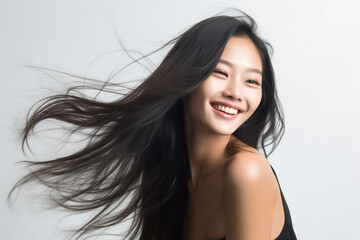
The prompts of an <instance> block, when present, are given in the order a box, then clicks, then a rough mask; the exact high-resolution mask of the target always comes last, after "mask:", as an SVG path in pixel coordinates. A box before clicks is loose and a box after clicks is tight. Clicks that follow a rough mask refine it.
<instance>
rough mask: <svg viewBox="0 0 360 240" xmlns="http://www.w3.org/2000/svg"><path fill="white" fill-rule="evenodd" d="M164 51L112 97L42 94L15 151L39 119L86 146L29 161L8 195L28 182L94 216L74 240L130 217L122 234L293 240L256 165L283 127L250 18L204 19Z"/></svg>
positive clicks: (280, 202)
mask: <svg viewBox="0 0 360 240" xmlns="http://www.w3.org/2000/svg"><path fill="white" fill-rule="evenodd" d="M171 44H174V46H173V47H172V49H171V50H170V51H169V53H168V54H167V56H166V57H165V59H164V60H163V62H162V63H161V64H160V66H159V67H158V68H157V69H156V70H155V71H154V72H153V73H152V74H151V75H150V76H149V77H147V78H146V79H145V80H144V81H143V82H142V84H140V85H139V86H138V87H136V88H135V89H134V90H132V91H130V92H129V93H127V94H125V95H124V96H122V97H121V98H119V99H118V100H116V101H113V102H101V101H99V100H96V99H92V98H90V97H86V96H83V95H79V94H77V92H76V91H75V90H76V89H77V88H76V87H74V88H71V89H69V91H68V92H67V93H66V94H60V95H54V96H50V97H48V98H45V99H43V100H42V102H41V104H40V105H38V106H37V107H36V108H35V110H34V111H33V112H31V114H30V115H29V119H28V121H27V123H26V126H25V129H24V132H23V143H24V144H25V143H26V142H27V140H28V137H29V135H30V134H31V132H32V131H33V129H34V127H35V126H37V125H38V124H39V123H40V122H42V121H43V120H46V119H56V120H59V121H63V122H66V123H69V124H72V125H73V126H74V132H77V131H82V130H84V132H83V133H84V134H87V136H88V139H89V142H88V144H87V146H86V147H85V148H83V149H79V151H77V152H75V153H73V154H70V155H68V156H65V157H61V158H58V159H55V160H49V161H44V162H30V163H29V165H30V167H31V169H32V171H31V172H30V173H29V174H28V175H26V176H25V177H24V178H22V179H21V180H20V181H19V182H18V183H17V184H16V186H15V187H14V189H16V188H17V187H19V186H21V185H23V184H25V183H27V182H30V181H37V182H39V183H41V184H44V185H45V186H47V187H48V188H49V189H51V190H52V191H53V194H52V195H51V197H52V199H53V200H54V201H55V203H56V204H58V205H59V206H60V207H64V208H67V209H69V210H72V211H77V212H84V211H90V210H97V213H96V214H95V215H94V217H93V218H92V219H90V220H89V221H88V222H86V223H84V225H83V227H81V228H80V229H78V230H77V231H76V232H75V236H76V238H77V239H78V238H82V237H85V236H87V234H89V233H91V232H93V231H96V230H99V229H105V228H108V227H110V226H114V225H116V224H119V223H121V222H123V221H125V220H126V219H127V218H128V217H129V216H130V215H131V214H134V216H133V224H132V226H131V229H129V231H128V233H127V235H126V237H125V238H127V237H128V238H129V239H135V238H136V237H137V236H138V237H139V239H140V240H152V239H154V240H155V239H156V240H168V239H187V240H208V239H221V238H224V236H226V237H227V239H228V240H238V239H247V240H251V239H256V240H262V239H263V240H265V239H266V240H268V239H275V238H276V239H289V240H292V239H296V236H295V233H294V231H293V228H292V224H291V217H290V213H289V210H288V207H287V204H286V202H285V199H284V197H283V195H282V192H281V189H280V187H279V184H278V182H277V178H276V175H275V172H274V171H273V169H272V167H271V165H270V164H269V162H268V160H267V159H266V157H267V156H268V154H269V153H267V151H266V149H265V147H266V146H267V145H270V144H272V149H271V151H270V153H271V152H272V151H273V150H274V149H275V147H276V146H277V144H278V143H279V141H280V139H281V136H282V134H283V130H284V126H283V125H284V123H283V119H282V111H281V107H280V103H279V100H278V97H277V93H276V87H275V79H274V73H273V69H272V65H271V61H270V57H269V53H268V48H269V47H270V45H269V44H267V43H266V42H265V41H264V40H262V39H261V38H260V37H259V36H258V35H257V34H256V24H255V22H254V20H253V19H252V18H251V17H249V16H248V15H246V14H244V13H240V15H239V16H237V17H232V16H224V15H218V16H214V17H211V18H208V19H205V20H203V21H201V22H199V23H197V24H196V25H194V26H193V27H192V28H190V29H189V30H188V31H186V32H185V33H184V34H182V35H181V36H179V37H177V38H175V39H173V40H171V41H170V42H169V43H167V44H166V45H165V46H168V45H171ZM88 87H89V89H93V88H97V89H99V91H105V90H104V87H103V86H102V85H99V86H96V85H90V84H89V85H88ZM89 130H90V131H89ZM258 150H262V152H263V154H264V156H263V155H262V154H261V153H260V152H259V151H258ZM14 189H13V190H14ZM129 196H131V200H130V201H129V203H128V204H127V205H126V206H125V208H124V206H123V205H122V204H123V202H124V201H123V200H124V199H125V198H127V197H129ZM119 206H121V207H123V208H122V209H120V208H119Z"/></svg>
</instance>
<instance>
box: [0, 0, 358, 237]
mask: <svg viewBox="0 0 360 240" xmlns="http://www.w3.org/2000/svg"><path fill="white" fill-rule="evenodd" d="M226 7H235V8H239V9H241V10H243V11H245V12H247V13H248V14H250V15H251V16H252V17H253V18H254V19H255V20H256V21H257V23H258V25H259V32H260V34H261V36H263V37H264V38H265V39H267V40H269V41H270V43H271V44H272V45H273V47H274V51H275V52H274V55H273V64H274V68H275V72H276V77H277V83H278V90H279V96H280V99H281V100H282V104H283V107H284V111H285V117H286V133H285V136H284V138H283V141H282V142H281V144H280V146H279V147H278V149H277V150H276V151H275V153H274V154H273V155H271V156H270V157H269V161H270V163H271V164H272V166H273V167H274V169H275V171H276V172H277V175H278V177H279V180H280V184H281V187H282V190H283V192H284V195H285V198H286V200H287V203H288V205H289V207H290V211H291V215H292V219H293V225H294V229H295V231H296V233H297V236H298V239H306V240H311V239H316V240H318V239H326V240H330V239H334V240H335V239H354V240H355V239H360V228H359V224H360V207H359V203H360V190H359V186H360V174H359V167H360V162H359V160H360V159H359V145H360V141H359V134H360V131H359V130H360V129H359V128H360V127H359V123H360V110H359V87H360V83H359V81H360V77H359V68H360V67H359V66H360V60H359V54H360V46H359V43H360V15H359V14H358V13H359V11H360V3H359V2H358V1H344V0H342V1H340V0H332V1H331V0H330V1H329V0H328V1H325V0H324V1H316V0H314V1H310V0H308V1H300V0H298V1H288V0H286V1H285V0H284V1H279V0H277V1H259V0H246V1H245V0H244V1H241V0H238V1H221V0H201V1H200V0H182V1H169V0H151V1H146V0H143V1H140V0H132V1H129V0H128V1H122V0H118V1H115V0H113V1H100V0H98V1H95V0H86V1H85V0H82V1H77V0H61V1H51V0H31V1H29V0H0V34H1V37H0V83H1V87H0V104H1V105H0V106H1V115H0V150H1V153H0V154H1V162H0V184H1V185H0V239H3V240H27V239H31V240H35V239H36V240H45V239H46V240H48V239H54V240H57V239H64V238H65V236H66V234H65V233H64V232H62V231H61V229H62V227H61V226H63V225H68V226H72V225H74V224H75V222H77V224H79V223H81V220H82V219H81V218H78V219H76V218H72V219H71V220H69V221H68V222H67V220H64V219H63V217H64V216H66V214H65V213H62V212H54V211H42V209H43V207H44V206H41V202H40V205H39V201H37V200H34V199H29V198H25V197H24V198H19V199H18V201H17V202H16V203H15V207H14V208H13V209H10V208H9V206H8V205H7V203H6V195H7V193H8V191H9V190H10V188H11V187H12V185H13V184H14V183H15V182H16V180H17V179H18V178H19V177H20V176H21V175H22V174H24V172H25V171H24V169H23V168H22V166H21V165H15V164H14V163H15V162H16V161H19V160H23V159H24V156H23V154H22V152H21V148H20V141H19V135H18V130H17V129H18V128H19V127H21V126H22V124H23V120H24V117H25V115H26V112H27V110H28V108H29V107H30V106H31V105H32V104H33V103H34V102H35V101H36V100H38V99H39V97H41V96H43V95H42V94H44V93H43V92H41V89H42V88H44V86H48V85H47V84H48V83H47V79H48V78H46V77H44V76H43V74H40V73H39V72H38V71H36V70H33V69H29V68H25V67H23V66H22V65H26V64H28V65H36V66H42V67H48V68H54V69H58V70H62V71H67V72H70V73H75V74H79V75H85V74H89V75H91V76H96V77H100V78H101V77H103V78H106V77H107V76H108V74H109V73H110V72H111V70H112V69H113V68H116V62H114V61H111V57H110V58H109V57H104V55H102V54H104V53H107V52H111V51H113V50H117V49H119V45H118V42H117V39H116V34H115V33H114V29H116V30H117V32H118V35H119V36H120V38H121V40H122V41H123V43H124V44H125V46H126V47H127V48H131V49H138V50H145V52H146V51H147V50H151V49H155V48H156V47H159V46H161V44H163V43H164V42H165V41H167V40H169V39H170V38H172V37H174V36H175V35H176V34H177V33H179V32H180V31H182V30H183V29H186V28H187V27H189V26H190V25H192V24H194V23H196V22H198V21H199V20H202V19H204V18H207V17H210V16H212V15H214V14H216V13H217V12H219V11H221V10H223V9H224V8H226ZM101 56H103V57H101ZM106 56H108V55H106ZM94 59H96V60H95V62H92V61H93V60H94ZM109 59H110V60H109ZM92 63H93V64H92ZM90 65H91V66H92V67H91V68H90V69H91V71H88V70H89V67H90ZM87 71H88V72H87ZM55 90H57V89H55ZM38 140H39V139H37V141H38ZM37 141H34V142H36V143H34V145H36V144H38V145H37V146H38V148H39V149H41V146H42V145H41V144H40V142H41V141H39V142H37ZM39 144H40V145H39ZM61 219H62V222H63V224H60V225H61V226H60V225H59V226H58V225H57V224H58V222H59V221H60V220H61ZM64 222H65V223H64Z"/></svg>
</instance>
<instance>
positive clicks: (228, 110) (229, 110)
mask: <svg viewBox="0 0 360 240" xmlns="http://www.w3.org/2000/svg"><path fill="white" fill-rule="evenodd" d="M213 108H215V109H216V110H219V111H222V112H225V113H228V114H232V115H236V114H238V112H239V110H237V109H235V108H232V107H227V106H224V105H220V104H217V105H214V106H213Z"/></svg>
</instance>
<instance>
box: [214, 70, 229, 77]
mask: <svg viewBox="0 0 360 240" xmlns="http://www.w3.org/2000/svg"><path fill="white" fill-rule="evenodd" d="M214 73H218V74H221V75H224V76H225V77H228V75H227V73H226V72H223V71H221V70H214Z"/></svg>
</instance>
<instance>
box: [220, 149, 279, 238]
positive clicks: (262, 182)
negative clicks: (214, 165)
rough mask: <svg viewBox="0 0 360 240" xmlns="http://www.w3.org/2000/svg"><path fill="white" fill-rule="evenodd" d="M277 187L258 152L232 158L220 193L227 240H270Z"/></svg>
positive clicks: (274, 179) (266, 162) (242, 153)
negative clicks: (221, 193)
mask: <svg viewBox="0 0 360 240" xmlns="http://www.w3.org/2000/svg"><path fill="white" fill-rule="evenodd" d="M277 187H278V186H277V181H276V178H275V176H274V174H273V172H272V169H271V166H270V164H269V162H268V160H267V159H266V158H265V157H264V156H263V155H261V154H260V153H259V152H258V151H256V150H255V149H249V151H239V152H237V153H236V154H234V155H232V157H231V159H229V161H228V162H227V165H226V167H225V169H224V193H223V194H224V195H223V196H224V209H225V218H226V222H227V236H229V239H270V236H271V225H272V217H273V211H274V206H275V203H276V196H277V195H276V193H277ZM254 229H257V230H256V231H255V230H254Z"/></svg>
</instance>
